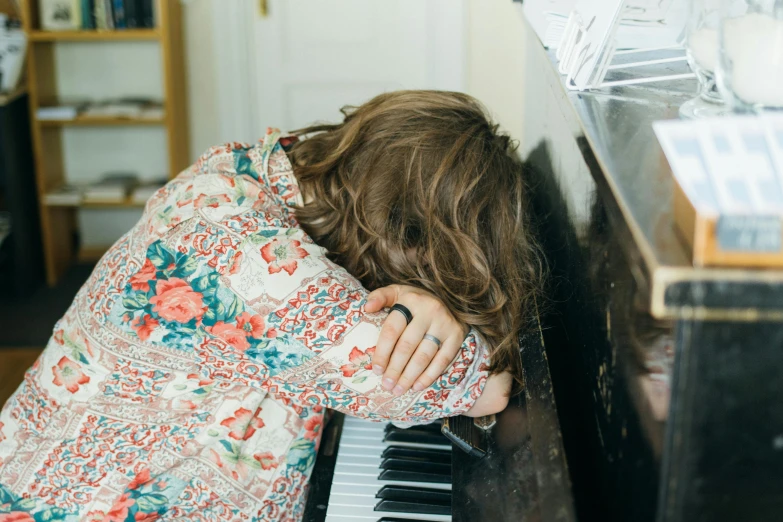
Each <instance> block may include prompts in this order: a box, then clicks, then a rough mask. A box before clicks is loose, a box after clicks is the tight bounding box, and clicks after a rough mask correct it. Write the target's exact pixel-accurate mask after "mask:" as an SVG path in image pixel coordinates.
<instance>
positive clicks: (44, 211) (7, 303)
mask: <svg viewBox="0 0 783 522" xmlns="http://www.w3.org/2000/svg"><path fill="white" fill-rule="evenodd" d="M0 13H2V14H1V15H0V86H1V87H2V88H1V89H0V90H1V91H2V93H1V94H0V241H2V242H1V243H0V403H2V402H4V401H5V398H6V397H7V395H8V394H10V393H11V392H12V391H13V390H14V389H15V388H16V386H17V385H18V383H19V382H20V380H21V375H22V373H23V372H24V370H25V369H26V368H27V367H28V366H29V365H30V364H31V363H32V362H33V361H34V360H35V358H36V357H37V354H38V353H39V351H40V350H41V349H42V348H43V346H44V345H45V343H46V341H47V339H48V338H49V336H50V334H51V331H52V328H53V326H54V323H55V321H56V320H57V319H59V318H60V317H61V316H62V314H63V313H64V312H65V310H66V308H67V307H68V306H69V305H70V303H71V301H72V299H73V297H74V295H75V293H76V292H77V291H78V289H79V287H80V286H81V285H82V284H83V283H84V281H85V280H86V278H87V277H88V276H89V274H90V272H91V270H92V266H93V265H94V263H95V262H96V261H97V260H98V259H99V258H100V256H101V255H102V254H103V253H104V252H105V251H106V250H107V249H108V247H109V246H110V245H111V244H112V243H113V242H114V241H115V240H116V239H117V238H119V237H120V236H121V235H122V234H123V233H125V232H126V231H127V230H128V229H130V228H131V227H132V226H133V224H134V223H135V222H136V221H137V220H138V218H139V217H140V215H141V212H142V208H143V204H144V202H145V201H146V199H147V198H148V197H149V195H151V193H152V192H154V190H156V189H157V188H158V187H159V186H160V185H161V184H162V183H165V181H166V180H168V179H170V178H172V177H173V176H175V175H176V174H177V173H178V172H179V171H181V170H182V169H184V168H186V167H187V166H188V165H189V164H191V163H192V162H193V161H195V159H196V158H197V157H198V156H199V155H200V154H201V153H203V152H204V151H205V150H206V149H207V148H208V147H210V146H212V145H216V144H219V143H223V142H226V141H248V142H253V141H256V140H257V139H259V138H260V137H262V136H263V135H264V133H265V130H266V128H267V127H268V126H273V127H279V128H281V129H283V130H293V129H296V128H298V127H302V126H304V125H307V124H309V123H311V122H313V121H318V120H321V121H323V120H326V121H336V120H339V119H340V113H339V109H340V107H342V106H344V105H347V104H360V103H362V102H364V101H366V100H368V99H369V98H371V97H373V96H375V95H376V94H379V93H381V92H385V91H391V90H396V89H407V88H427V89H446V90H455V91H463V92H467V93H469V94H471V95H473V96H475V97H477V98H478V99H479V100H481V101H482V102H483V103H484V104H485V105H486V106H487V107H488V108H489V109H490V111H491V112H492V114H493V115H494V117H495V118H496V119H497V121H498V122H499V123H500V124H501V125H502V126H503V127H504V128H505V129H506V130H507V131H508V132H509V133H510V134H511V135H512V136H513V137H514V138H515V139H518V140H521V138H522V128H523V117H524V114H523V88H524V86H523V81H522V74H523V73H522V71H523V65H522V61H523V60H524V40H525V39H524V36H523V35H522V34H521V31H520V28H521V27H522V25H521V24H520V23H519V13H518V12H517V10H516V9H515V7H514V5H513V4H512V2H511V1H509V0H426V1H422V0H394V1H388V0H317V1H316V0H229V1H226V0H0Z"/></svg>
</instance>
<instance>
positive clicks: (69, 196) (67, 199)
mask: <svg viewBox="0 0 783 522" xmlns="http://www.w3.org/2000/svg"><path fill="white" fill-rule="evenodd" d="M82 191H83V187H79V186H77V185H62V186H60V187H58V188H56V189H55V190H53V191H51V192H49V193H48V194H46V196H44V204H46V205H51V206H60V207H78V206H79V205H80V204H81V202H82Z"/></svg>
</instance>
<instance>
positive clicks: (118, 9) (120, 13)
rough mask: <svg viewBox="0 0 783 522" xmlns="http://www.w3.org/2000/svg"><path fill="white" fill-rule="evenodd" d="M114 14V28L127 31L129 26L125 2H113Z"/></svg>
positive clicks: (121, 0)
mask: <svg viewBox="0 0 783 522" xmlns="http://www.w3.org/2000/svg"><path fill="white" fill-rule="evenodd" d="M112 13H113V14H114V28H115V29H126V28H127V27H128V25H127V23H126V20H125V0H114V1H113V2H112Z"/></svg>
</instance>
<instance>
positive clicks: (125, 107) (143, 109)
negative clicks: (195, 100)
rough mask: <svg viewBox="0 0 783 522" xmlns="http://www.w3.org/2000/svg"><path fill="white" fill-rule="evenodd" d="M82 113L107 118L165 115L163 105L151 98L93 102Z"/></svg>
mask: <svg viewBox="0 0 783 522" xmlns="http://www.w3.org/2000/svg"><path fill="white" fill-rule="evenodd" d="M82 115H83V116H88V117H91V118H107V119H111V118H121V119H160V118H162V117H163V105H162V104H161V103H160V102H155V101H153V100H149V99H142V98H138V99H136V98H125V99H119V100H109V101H105V102H95V103H91V104H89V105H87V106H86V107H85V108H84V111H83V112H82Z"/></svg>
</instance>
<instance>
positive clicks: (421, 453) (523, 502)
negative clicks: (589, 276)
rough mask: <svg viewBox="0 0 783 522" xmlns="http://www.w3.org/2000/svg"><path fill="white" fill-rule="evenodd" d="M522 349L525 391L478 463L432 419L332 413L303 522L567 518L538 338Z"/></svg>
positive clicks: (562, 462)
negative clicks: (380, 419) (403, 425)
mask: <svg viewBox="0 0 783 522" xmlns="http://www.w3.org/2000/svg"><path fill="white" fill-rule="evenodd" d="M538 333H539V334H540V331H539V332H538ZM520 344H521V347H522V358H523V362H524V372H525V391H524V392H523V393H522V394H520V395H518V396H516V397H513V398H512V399H511V401H510V403H509V406H508V407H507V408H506V410H505V411H503V412H502V413H500V414H498V415H497V423H496V424H495V426H494V427H492V429H491V430H489V432H488V435H487V440H486V443H487V444H486V446H487V448H486V450H487V454H486V456H485V457H484V458H482V459H479V458H476V457H473V456H471V455H468V454H467V453H465V452H463V451H461V450H459V449H457V448H452V447H451V445H450V444H449V442H448V440H447V439H446V438H445V436H443V435H441V433H440V427H441V425H440V423H435V424H430V425H425V426H416V427H413V428H409V429H400V428H396V427H394V426H392V425H391V424H384V423H373V422H370V421H365V420H359V419H355V418H351V417H345V416H344V415H342V414H339V413H336V414H335V415H334V416H333V417H332V419H331V420H330V421H329V423H328V425H327V426H326V428H325V430H324V436H323V440H322V443H321V448H320V450H319V454H318V459H317V460H316V465H315V469H314V471H313V475H312V478H311V480H310V490H309V492H308V497H307V507H306V509H305V516H304V520H305V521H306V522H323V521H328V522H337V521H340V522H346V521H347V522H351V521H355V522H365V521H366V522H396V521H411V520H427V521H454V522H467V521H470V522H477V521H482V522H483V521H492V522H505V521H514V522H516V521H520V522H524V521H536V522H573V521H575V520H576V518H575V516H574V506H573V499H572V495H571V486H570V480H569V472H568V466H567V464H566V459H565V453H564V452H563V444H562V440H561V435H560V427H559V422H558V418H557V409H556V408H555V403H554V397H553V394H552V383H551V379H550V377H549V367H548V363H547V359H546V355H545V354H544V346H543V341H542V338H541V336H540V335H535V334H534V335H526V336H523V338H522V339H521V343H520Z"/></svg>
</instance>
